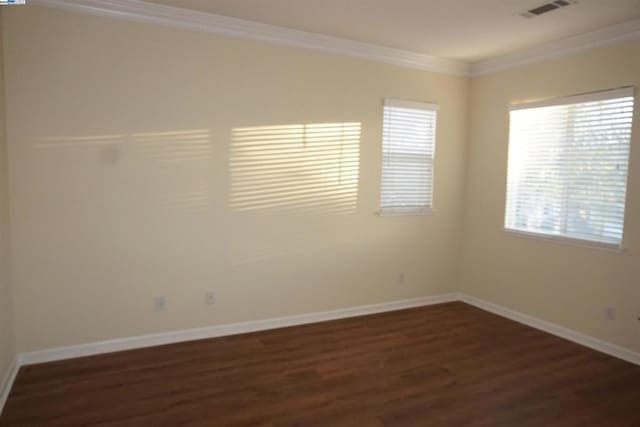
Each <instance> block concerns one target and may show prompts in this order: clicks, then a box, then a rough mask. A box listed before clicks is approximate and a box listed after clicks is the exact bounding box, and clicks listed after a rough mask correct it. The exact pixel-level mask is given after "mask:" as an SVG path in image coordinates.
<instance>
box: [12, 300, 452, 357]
mask: <svg viewBox="0 0 640 427" xmlns="http://www.w3.org/2000/svg"><path fill="white" fill-rule="evenodd" d="M457 300H458V294H456V293H451V294H441V295H434V296H428V297H420V298H412V299H406V300H398V301H391V302H385V303H381V304H372V305H360V306H356V307H349V308H343V309H339V310H332V311H323V312H316V313H308V314H300V315H295V316H286V317H277V318H272V319H265V320H255V321H249V322H242V323H231V324H226V325H219V326H208V327H204V328H195V329H185V330H182V331H175V332H163V333H159V334H150V335H140V336H135V337H129V338H120V339H114V340H108V341H99V342H94V343H88V344H80V345H73V346H69V347H58V348H52V349H47V350H41V351H33V352H28V353H21V354H20V357H19V362H20V365H21V366H24V365H32V364H35V363H44V362H53V361H56V360H64V359H72V358H75V357H82V356H91V355H95V354H103V353H111V352H114V351H122V350H133V349H136V348H143V347H152V346H157V345H163V344H173V343H179V342H185V341H193V340H200V339H206V338H215V337H222V336H225V335H236V334H244V333H248V332H257V331H263V330H266V329H276V328H283V327H286V326H295V325H304V324H306V323H316V322H324V321H327V320H335V319H343V318H347V317H355V316H363V315H366V314H374V313H382V312H385V311H394V310H402V309H404V308H412V307H421V306H427V305H432V304H441V303H445V302H453V301H457Z"/></svg>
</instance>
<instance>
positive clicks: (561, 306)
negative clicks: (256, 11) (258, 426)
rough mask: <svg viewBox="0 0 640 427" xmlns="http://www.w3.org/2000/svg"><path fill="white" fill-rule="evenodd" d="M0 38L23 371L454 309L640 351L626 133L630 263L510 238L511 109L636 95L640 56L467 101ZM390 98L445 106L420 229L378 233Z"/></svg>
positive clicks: (197, 60) (638, 269)
mask: <svg viewBox="0 0 640 427" xmlns="http://www.w3.org/2000/svg"><path fill="white" fill-rule="evenodd" d="M4 21H5V29H4V31H5V34H6V36H7V37H6V38H5V62H6V80H7V85H6V96H7V102H8V104H9V105H10V109H8V111H7V123H8V126H7V137H8V138H7V139H8V145H9V153H10V164H11V171H10V178H11V180H10V181H11V194H12V199H11V202H12V203H11V213H12V219H13V221H12V243H13V252H12V257H13V258H12V272H13V284H14V292H15V295H14V301H15V321H16V331H17V337H18V349H19V350H20V351H31V350H38V349H44V348H49V347H56V346H64V345H71V344H78V343H84V342H91V341H97V340H104V339H110V338H117V337H125V336H132V335H138V334H145V333H151V332H159V331H169V330H178V329H183V328H190V327H198V326H206V325H215V324H222V323H230V322H237V321H244V320H254V319H263V318H269V317H276V316H283V315H290V314H299V313H306V312H313V311H322V310H331V309H337V308H342V307H349V306H354V305H361V304H370V303H377V302H385V301H391V300H397V299H403V298H410V297H418V296H424V295H434V294H440V293H445V292H452V291H457V290H461V291H463V292H466V293H469V294H471V295H475V296H477V297H480V298H484V299H486V300H489V301H493V302H495V303H498V304H503V305H506V306H508V307H511V308H514V309H516V310H519V311H522V312H525V313H528V314H531V315H534V316H537V317H540V318H542V319H545V320H548V321H551V322H555V323H558V324H560V325H563V326H566V327H569V328H572V329H575V330H578V331H582V332H584V333H587V334H590V335H593V336H596V337H598V338H601V339H605V340H608V341H611V342H614V343H616V344H620V345H622V346H625V347H628V348H631V349H634V350H640V343H639V340H638V327H639V325H638V322H637V320H636V317H637V316H638V314H639V313H640V306H639V305H640V287H638V284H637V282H638V277H640V262H639V261H640V259H639V252H638V250H637V247H638V244H640V220H639V219H638V218H640V212H639V211H640V186H639V185H637V183H638V182H640V168H639V167H638V165H639V164H640V150H638V147H637V145H638V139H639V137H638V135H640V133H639V132H640V129H638V126H637V125H636V126H635V128H634V141H633V144H632V145H633V148H632V150H633V151H632V158H631V170H630V177H629V182H630V185H629V195H628V203H627V223H626V229H625V242H626V245H627V247H628V249H627V251H626V252H624V253H614V252H606V251H603V250H597V249H588V248H583V247H575V246H566V245H559V244H557V243H548V242H545V241H538V240H531V239H526V238H523V237H515V236H512V235H508V234H506V233H505V232H503V231H502V222H503V211H504V201H505V200H504V197H505V196H504V192H505V186H506V168H507V163H506V161H507V145H508V140H507V139H508V110H507V107H508V104H509V103H511V102H519V101H528V100H535V99H544V98H549V97H556V96H563V95H571V94H575V93H581V92H588V91H593V90H599V89H607V88H612V87H618V86H622V85H629V84H633V85H640V59H638V58H640V55H639V54H640V43H628V44H621V45H618V46H613V47H608V48H601V49H597V50H593V51H590V52H586V53H581V54H578V55H574V56H571V57H567V58H564V59H559V60H553V61H549V62H546V63H542V64H536V65H531V66H526V67H523V68H519V69H515V70H512V71H507V72H501V73H496V74H493V75H489V76H484V77H478V78H474V79H471V80H468V79H464V78H456V77H448V76H443V75H438V74H434V73H428V72H421V71H415V70H407V69H402V68H396V67H392V66H388V65H382V64H375V63H371V62H366V61H360V60H354V59H349V58H344V57H340V56H333V55H325V54H320V53H314V52H309V51H304V50H296V49H290V48H282V47H274V46H269V45H263V44H260V43H256V42H249V41H242V40H236V39H226V38H220V37H214V36H211V35H208V34H202V33H193V32H187V31H181V30H175V29H169V28H164V27H158V26H152V25H144V24H138V23H130V22H125V21H119V20H110V19H106V18H97V17H91V16H87V15H76V14H73V13H68V12H62V11H57V10H50V9H41V8H38V7H31V6H29V7H22V8H11V9H7V10H6V11H5V19H4ZM385 97H394V98H405V99H413V100H422V101H427V102H435V103H439V104H440V105H441V110H440V115H439V125H438V126H439V127H438V141H437V150H436V152H437V159H436V177H435V208H436V212H435V214H434V215H432V216H426V217H422V216H416V217H378V216H376V215H374V214H373V212H374V211H375V210H376V209H377V207H378V199H379V197H378V194H379V181H380V160H381V159H380V154H381V147H380V144H381V127H382V123H381V114H382V99H383V98H385ZM467 110H468V112H469V114H468V113H467ZM636 122H637V120H636ZM320 124H331V125H330V126H329V127H326V126H325V127H322V126H319V125H320ZM467 133H468V134H467ZM467 137H468V138H467ZM288 138H290V139H288ZM291 140H293V141H297V142H293V143H292V142H291ZM287 141H289V142H287ZM278 144H279V145H278ZM320 147H325V149H326V150H328V151H322V149H321V148H320ZM326 147H332V148H326ZM284 148H287V149H289V150H288V151H287V152H286V153H284V154H285V155H284V156H280V157H277V156H276V154H277V153H276V151H277V149H284ZM279 153H280V154H282V152H281V151H280V152H279ZM467 158H468V161H467ZM320 159H322V161H320ZM270 162H275V166H277V167H276V168H275V170H276V172H274V171H273V170H269V169H266V168H264V166H265V165H268V164H271V163H270ZM278 162H280V163H278ZM287 168H293V169H287ZM296 168H297V169H296ZM283 170H285V171H286V173H283V172H282V171H283ZM278 171H279V172H278ZM465 175H466V177H465ZM0 176H1V175H0ZM269 179H276V181H274V182H273V186H272V187H271V188H265V180H269ZM277 180H280V181H277ZM5 196H6V195H5ZM283 199H287V200H289V201H293V204H292V205H291V206H290V208H291V209H290V210H289V211H287V212H281V211H275V212H274V211H273V210H269V209H267V207H268V205H269V204H272V203H275V202H277V201H278V200H283ZM463 202H464V203H463ZM3 206H5V207H6V203H3ZM3 224H6V221H4V222H3ZM463 236H464V239H463ZM3 241H6V239H4V240H3ZM5 246H6V245H5ZM3 259H6V257H3ZM3 268H5V267H3ZM399 272H404V273H405V275H406V281H405V283H398V273H399ZM206 290H213V291H215V292H216V299H217V301H216V304H215V305H213V306H207V305H205V304H204V293H205V291H206ZM156 296H166V297H167V298H168V303H169V308H168V310H167V311H166V312H161V313H156V312H154V307H153V298H154V297H156ZM607 306H614V307H616V308H617V311H618V318H617V320H615V321H606V320H605V318H604V310H605V308H606V307H607ZM3 312H4V313H6V312H7V311H6V310H3ZM114 313H116V315H114ZM3 324H5V322H3ZM4 347H5V346H3V348H4Z"/></svg>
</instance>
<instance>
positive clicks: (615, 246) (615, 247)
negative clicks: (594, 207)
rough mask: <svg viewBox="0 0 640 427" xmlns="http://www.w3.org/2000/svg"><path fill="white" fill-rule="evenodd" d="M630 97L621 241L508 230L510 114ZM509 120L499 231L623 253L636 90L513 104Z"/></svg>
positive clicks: (610, 90)
mask: <svg viewBox="0 0 640 427" xmlns="http://www.w3.org/2000/svg"><path fill="white" fill-rule="evenodd" d="M628 97H632V98H633V107H632V112H631V125H630V136H629V150H628V152H627V159H626V160H627V174H626V178H625V192H624V215H623V219H622V234H621V239H620V242H618V243H611V242H604V241H598V240H591V239H586V238H584V239H583V238H577V237H572V236H568V235H565V234H550V233H544V232H541V231H530V230H521V229H517V228H509V227H508V226H507V210H508V207H509V205H508V195H509V156H510V153H511V149H512V148H511V112H513V111H517V110H526V109H533V108H541V107H552V106H566V105H571V104H581V103H587V102H597V101H606V100H613V99H619V98H628ZM508 114H509V121H508V134H507V150H508V151H507V171H506V172H507V176H506V180H505V181H506V182H505V184H506V185H505V199H504V201H505V203H504V210H503V212H504V213H503V220H502V230H503V232H504V233H506V234H508V235H511V236H516V237H523V238H528V239H533V240H539V241H546V242H552V243H556V244H562V245H570V246H577V247H583V248H591V249H601V250H606V251H610V252H618V253H619V252H626V251H627V247H626V245H625V232H624V231H625V225H626V222H627V221H626V219H627V212H628V211H627V201H628V195H629V176H630V173H629V172H630V169H631V144H632V143H633V128H634V126H635V120H636V97H635V87H634V86H624V87H619V88H615V89H607V90H601V91H597V92H590V93H584V94H577V95H570V96H564V97H558V98H551V99H547V100H542V101H534V102H523V103H513V104H510V105H509V109H508Z"/></svg>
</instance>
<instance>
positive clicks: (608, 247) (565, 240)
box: [502, 228, 627, 253]
mask: <svg viewBox="0 0 640 427" xmlns="http://www.w3.org/2000/svg"><path fill="white" fill-rule="evenodd" d="M502 231H503V232H504V233H506V234H508V235H511V236H515V237H524V238H527V239H533V240H540V241H543V242H550V243H556V244H560V245H568V246H576V247H581V248H587V249H597V250H603V251H607V252H615V253H624V252H626V251H627V248H625V247H624V246H622V245H617V244H615V243H604V242H594V241H591V240H582V239H574V238H571V237H564V236H554V235H549V234H542V233H534V232H530V231H523V230H514V229H512V228H503V229H502Z"/></svg>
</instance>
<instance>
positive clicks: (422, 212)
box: [375, 208, 435, 216]
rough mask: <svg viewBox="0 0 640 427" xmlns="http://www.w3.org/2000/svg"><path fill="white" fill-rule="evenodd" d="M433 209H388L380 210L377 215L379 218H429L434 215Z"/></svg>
mask: <svg viewBox="0 0 640 427" xmlns="http://www.w3.org/2000/svg"><path fill="white" fill-rule="evenodd" d="M434 212H435V211H434V210H433V208H420V209H402V208H386V209H382V208H380V209H378V210H377V211H376V212H375V214H376V215H378V216H429V215H433V213H434Z"/></svg>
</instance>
